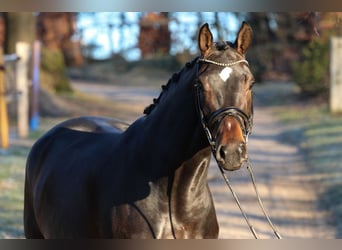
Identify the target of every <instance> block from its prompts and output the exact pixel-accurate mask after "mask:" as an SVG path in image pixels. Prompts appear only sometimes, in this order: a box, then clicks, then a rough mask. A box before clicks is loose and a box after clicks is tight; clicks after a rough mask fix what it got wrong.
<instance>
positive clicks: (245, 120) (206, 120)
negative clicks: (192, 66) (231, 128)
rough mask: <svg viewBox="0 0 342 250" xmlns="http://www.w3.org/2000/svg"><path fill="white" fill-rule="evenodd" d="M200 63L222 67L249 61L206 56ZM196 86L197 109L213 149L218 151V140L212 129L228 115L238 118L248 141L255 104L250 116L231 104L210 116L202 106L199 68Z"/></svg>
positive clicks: (199, 60) (200, 59)
mask: <svg viewBox="0 0 342 250" xmlns="http://www.w3.org/2000/svg"><path fill="white" fill-rule="evenodd" d="M197 62H198V63H200V62H204V63H209V64H214V65H217V66H220V67H231V66H233V65H236V64H239V63H243V62H244V63H247V65H248V61H247V60H245V59H241V60H237V61H234V62H230V63H220V62H215V61H212V60H209V59H205V58H199V59H198V61H197ZM195 88H196V100H197V101H196V106H197V111H198V113H199V116H200V120H201V124H202V127H203V129H204V131H205V133H206V136H207V138H208V141H209V144H210V145H211V147H212V149H214V150H215V151H216V148H215V147H216V141H215V138H214V137H213V136H212V131H213V128H214V126H215V125H216V124H220V123H221V121H222V120H223V119H224V118H225V117H227V116H232V117H234V118H236V120H237V121H238V122H239V124H240V127H241V130H242V132H243V136H244V139H245V142H246V143H247V141H248V136H249V134H250V133H251V132H252V126H253V106H252V113H251V115H250V116H248V115H247V114H246V113H245V112H244V111H242V110H241V109H239V108H237V107H234V106H229V107H223V108H220V109H218V110H216V111H214V112H213V113H211V114H209V116H208V117H206V116H205V115H204V112H203V109H202V106H201V88H202V83H201V81H200V79H199V73H198V70H197V76H196V80H195Z"/></svg>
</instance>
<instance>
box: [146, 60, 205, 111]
mask: <svg viewBox="0 0 342 250" xmlns="http://www.w3.org/2000/svg"><path fill="white" fill-rule="evenodd" d="M197 60H198V57H196V58H194V59H193V60H192V61H190V62H187V63H186V64H185V67H183V68H182V69H181V70H180V71H179V72H177V73H174V74H173V75H172V77H171V78H170V79H169V80H168V82H167V83H166V85H162V86H161V88H162V91H161V92H160V94H159V96H158V98H154V99H153V103H152V104H150V105H149V106H147V107H146V108H145V109H144V114H145V115H149V114H150V113H151V112H152V110H153V109H154V108H155V107H156V106H157V105H158V103H159V101H160V98H161V97H162V95H163V93H164V92H165V91H167V90H168V89H169V86H170V85H171V83H174V82H178V80H179V78H180V76H181V74H182V73H183V71H184V69H185V68H192V67H193V66H194V65H195V64H196V62H197Z"/></svg>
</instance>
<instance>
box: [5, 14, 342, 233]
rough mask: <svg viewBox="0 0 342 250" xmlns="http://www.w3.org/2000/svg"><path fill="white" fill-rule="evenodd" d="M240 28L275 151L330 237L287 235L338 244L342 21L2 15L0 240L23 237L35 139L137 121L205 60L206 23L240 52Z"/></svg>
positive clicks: (333, 17) (329, 17)
mask: <svg viewBox="0 0 342 250" xmlns="http://www.w3.org/2000/svg"><path fill="white" fill-rule="evenodd" d="M242 21H247V22H248V23H249V24H250V25H251V27H252V29H253V32H254V36H253V42H252V45H251V47H250V49H249V51H248V53H247V59H248V61H249V63H250V65H251V70H252V72H253V74H254V76H255V78H256V81H257V84H256V85H255V97H256V103H257V110H258V109H260V110H263V108H267V110H265V112H271V114H272V115H271V118H267V119H272V120H270V123H271V122H272V123H274V124H278V125H279V124H281V126H282V130H281V131H280V132H279V133H277V134H276V135H274V136H273V135H272V136H273V137H272V140H277V141H278V142H279V143H285V144H289V145H291V146H293V147H294V148H295V149H296V150H297V151H298V152H297V151H296V152H297V153H298V154H300V157H301V159H302V160H303V162H304V163H303V165H305V167H304V169H305V171H306V172H305V173H306V174H307V175H309V176H310V178H309V179H310V181H312V182H313V187H314V188H313V189H314V190H315V192H316V193H315V196H314V197H315V198H313V201H312V202H313V203H314V204H316V205H317V206H316V205H315V206H314V208H313V210H317V211H322V210H324V211H325V212H326V213H327V214H328V215H327V217H324V219H322V220H324V221H325V222H324V223H325V224H324V225H327V227H329V228H330V227H331V228H333V229H332V231H333V232H332V233H331V234H327V235H325V234H321V235H314V234H303V235H301V234H296V233H294V234H293V235H291V233H289V236H290V237H294V238H295V237H320V236H322V237H327V238H335V237H341V236H342V233H341V231H342V226H341V225H340V223H341V221H342V199H341V197H342V175H341V169H342V163H341V162H342V156H341V155H342V154H341V149H342V116H341V115H340V114H341V113H342V104H339V105H337V106H336V105H335V104H332V103H336V102H337V103H338V102H341V101H339V100H342V89H341V87H339V86H340V85H342V82H338V81H337V80H336V81H335V80H334V79H339V74H340V73H339V72H340V70H339V69H340V68H341V67H342V62H339V58H341V57H342V53H341V52H340V50H339V49H341V48H342V46H340V45H338V46H335V45H333V44H334V43H333V42H332V41H333V39H334V38H336V39H338V38H339V37H341V36H342V13H339V12H290V13H288V12H247V13H240V12H239V13H236V12H162V13H161V12H133V13H129V12H124V13H115V12H104V13H103V12H87V13H71V12H53V13H48V12H41V13H38V12H37V13H31V12H8V13H0V48H1V51H0V125H1V127H0V139H1V145H0V157H1V158H0V190H1V191H0V238H18V237H19V238H21V237H23V227H22V198H23V178H24V171H25V169H24V167H25V160H26V157H27V153H28V151H29V149H30V147H31V145H32V143H34V141H35V140H36V139H37V138H39V136H41V135H42V134H43V133H44V132H45V131H46V130H47V129H49V128H50V127H51V126H53V125H54V124H56V123H57V122H59V121H61V120H63V119H66V118H69V117H72V116H78V115H102V116H110V117H115V118H119V119H123V120H126V121H128V122H132V121H134V120H135V119H136V118H137V117H138V116H140V115H142V112H143V109H144V107H145V106H147V105H148V104H149V103H151V102H152V99H153V97H156V96H158V94H159V92H160V86H161V85H162V84H165V83H166V82H167V80H168V79H169V78H170V76H171V75H172V73H174V72H177V71H179V70H180V69H181V68H182V67H183V65H184V64H185V63H186V62H188V61H190V60H192V59H193V58H194V57H195V56H197V55H199V54H198V48H197V32H198V29H199V27H200V26H201V25H202V24H204V23H206V22H207V23H209V25H210V28H211V30H212V32H213V35H214V38H215V40H228V41H234V40H235V37H236V33H237V31H238V30H239V28H240V25H241V22H242ZM337 41H340V40H337ZM337 44H342V43H338V42H337ZM333 55H334V56H335V57H334V58H335V59H334V60H335V61H336V60H337V61H336V62H337V63H334V65H332V64H331V61H332V58H333ZM339 56H340V57H339ZM336 58H337V59H336ZM341 59H342V58H341ZM338 62H339V64H338ZM339 65H340V66H339ZM336 67H337V69H336ZM335 71H336V72H335ZM332 74H333V75H332ZM335 74H337V75H336V76H335ZM335 85H336V86H335ZM332 100H334V101H332ZM336 100H337V101H336ZM260 113H261V111H260ZM251 140H253V137H252V139H251ZM266 147H267V146H266ZM264 154H265V155H262V156H261V157H267V150H266V151H265V152H264ZM256 158H257V157H256ZM282 164H285V165H286V164H288V162H286V161H285V162H283V163H282ZM274 165H275V166H277V164H276V163H274ZM288 171H289V173H291V172H290V170H288ZM303 171H304V170H303ZM289 175H290V174H289ZM292 177H293V176H292ZM306 177H307V176H306ZM303 180H304V179H299V182H301V181H303ZM304 210H305V208H304ZM275 216H276V215H275ZM310 218H311V217H310ZM312 218H313V217H312ZM292 219H293V218H292ZM307 220H310V219H306V222H305V223H308V222H307ZM284 221H285V219H284ZM298 223H299V224H298V225H297V226H298V227H300V223H301V222H300V221H299V220H298ZM284 224H286V223H285V222H284ZM341 224H342V223H341ZM284 227H285V226H284ZM308 230H309V229H308ZM313 230H314V229H313ZM284 231H286V229H284ZM322 231H324V229H322ZM222 237H231V235H229V234H228V236H227V235H225V236H222ZM232 237H233V236H232ZM235 237H239V235H238V236H235Z"/></svg>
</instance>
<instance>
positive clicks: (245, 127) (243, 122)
mask: <svg viewBox="0 0 342 250" xmlns="http://www.w3.org/2000/svg"><path fill="white" fill-rule="evenodd" d="M200 62H203V63H208V64H214V65H217V66H220V67H231V66H233V65H236V64H239V63H247V65H248V61H247V60H245V59H241V60H237V61H233V62H230V63H220V62H216V61H212V60H209V59H205V58H200V59H198V61H197V63H200ZM201 88H202V83H201V81H200V79H199V73H198V70H197V77H196V81H195V89H196V106H197V111H198V113H199V116H200V121H201V124H202V127H203V130H204V132H205V134H206V137H207V139H208V142H209V144H210V147H211V150H212V153H213V155H214V158H215V160H216V163H217V165H218V167H219V169H220V172H221V174H222V176H223V179H224V181H225V182H226V184H227V186H228V188H229V190H230V192H231V193H232V195H233V197H234V200H235V202H236V204H237V205H238V207H239V209H240V211H241V214H242V215H243V217H244V218H245V221H246V223H247V225H248V227H249V229H250V231H251V232H252V234H253V236H254V238H255V239H258V238H259V237H258V236H257V234H256V231H255V229H254V227H253V226H252V225H251V223H250V221H249V219H248V217H247V215H246V213H245V212H244V210H243V208H242V206H241V203H240V201H239V199H238V197H237V195H236V193H235V192H234V190H233V188H232V186H231V184H230V181H229V179H228V177H227V175H226V174H225V172H224V169H223V167H222V166H221V165H220V163H219V161H218V160H217V159H216V139H215V138H214V137H213V135H212V132H211V131H212V130H213V127H214V126H215V124H217V123H218V124H220V122H221V121H222V120H223V119H224V118H225V117H227V116H232V117H234V118H235V119H237V120H238V121H239V124H240V127H241V129H242V131H243V136H244V139H245V143H246V144H247V142H248V136H249V134H250V133H251V131H252V126H253V112H252V115H250V116H248V115H247V114H246V113H245V112H244V111H242V110H241V109H239V108H237V107H233V106H231V107H224V108H220V109H218V110H216V111H215V112H213V113H212V114H210V115H209V116H208V117H207V118H206V117H205V115H204V113H203V109H202V106H201ZM246 148H247V147H246ZM246 164H247V169H248V171H249V174H250V178H251V181H252V184H253V187H254V191H255V194H256V196H257V199H258V203H259V206H260V208H261V210H262V212H263V214H264V216H265V218H266V219H267V221H268V223H269V225H270V227H271V229H272V230H273V233H274V235H275V236H276V237H277V238H278V239H281V238H282V237H281V236H280V234H279V233H278V231H277V230H276V229H275V227H274V225H273V223H272V222H271V220H270V218H269V216H268V215H267V213H266V211H265V208H264V205H263V203H262V201H261V198H260V195H259V192H258V189H257V187H256V184H255V178H254V175H253V171H252V166H251V164H250V160H249V155H248V153H247V160H246Z"/></svg>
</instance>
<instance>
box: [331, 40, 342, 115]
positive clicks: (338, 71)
mask: <svg viewBox="0 0 342 250" xmlns="http://www.w3.org/2000/svg"><path fill="white" fill-rule="evenodd" d="M330 44H331V46H330V111H331V112H332V113H342V61H341V58H342V37H332V38H331V43H330Z"/></svg>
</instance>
